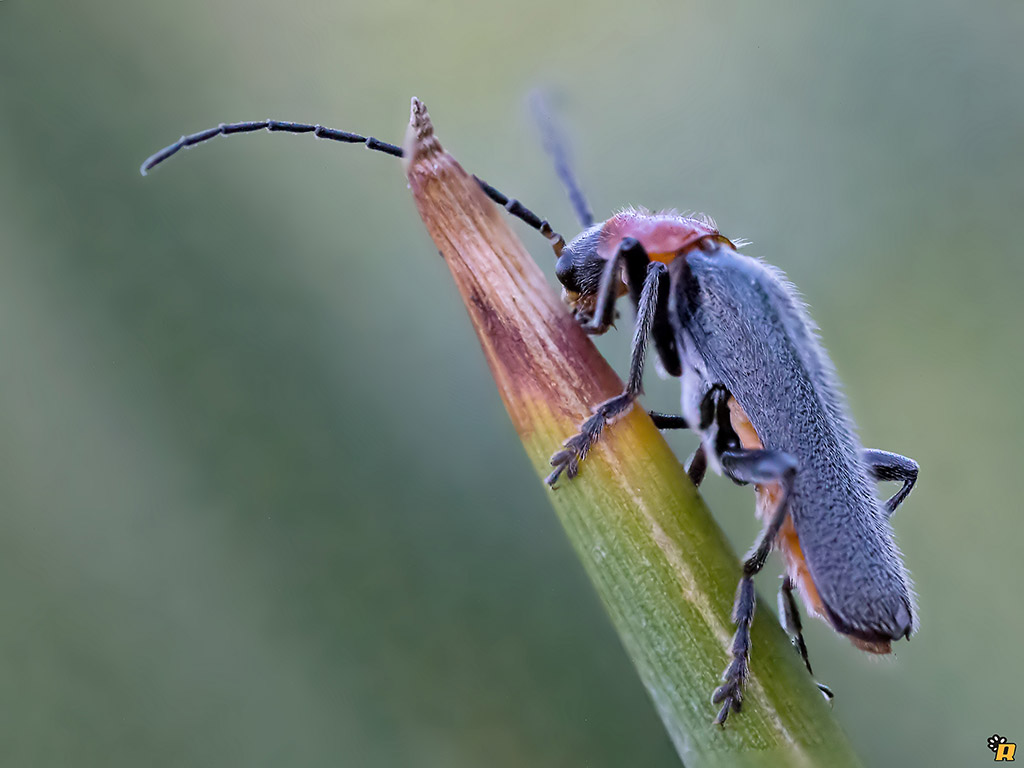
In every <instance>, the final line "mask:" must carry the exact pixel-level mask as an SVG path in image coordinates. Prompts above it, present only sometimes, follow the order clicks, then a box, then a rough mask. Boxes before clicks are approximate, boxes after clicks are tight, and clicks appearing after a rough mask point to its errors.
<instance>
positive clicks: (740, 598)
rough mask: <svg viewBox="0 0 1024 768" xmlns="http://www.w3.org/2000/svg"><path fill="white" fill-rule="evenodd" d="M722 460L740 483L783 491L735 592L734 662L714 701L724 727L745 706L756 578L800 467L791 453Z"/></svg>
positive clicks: (731, 454) (743, 453) (732, 455)
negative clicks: (776, 486) (772, 486)
mask: <svg viewBox="0 0 1024 768" xmlns="http://www.w3.org/2000/svg"><path fill="white" fill-rule="evenodd" d="M721 460H722V469H723V470H724V471H725V474H726V475H728V476H729V477H730V478H732V479H733V480H735V481H736V482H738V483H758V484H764V483H778V484H779V486H780V487H781V495H780V498H779V503H778V506H776V508H775V510H774V511H773V512H772V516H771V519H770V520H769V521H768V525H766V526H765V528H764V530H763V531H761V536H760V537H759V538H758V540H757V542H756V543H755V544H754V546H753V547H752V548H751V550H750V551H749V552H748V553H747V555H746V558H745V559H744V562H743V578H741V579H740V583H739V587H738V588H737V590H736V601H735V603H734V604H733V609H732V619H733V622H734V623H735V624H736V634H734V635H733V638H732V649H731V653H732V661H731V662H730V663H729V666H728V667H726V668H725V672H723V673H722V680H724V681H725V682H724V683H723V684H722V685H720V686H719V687H718V688H717V689H716V690H715V692H714V694H713V695H712V697H711V701H712V702H713V703H715V704H722V708H721V709H720V710H719V712H718V715H717V716H716V717H715V722H716V723H718V724H719V725H725V720H726V718H728V717H729V712H730V711H734V712H739V711H740V707H741V705H742V703H743V686H744V684H745V683H746V681H747V677H748V676H749V675H750V625H751V624H752V623H753V622H754V607H755V604H756V597H755V594H754V576H755V575H757V573H758V572H759V571H760V570H761V569H762V568H763V567H764V563H765V560H767V559H768V553H769V552H771V550H772V546H773V545H774V543H775V538H776V537H777V536H778V535H779V529H780V528H781V527H782V523H783V521H784V520H785V519H786V514H787V512H788V506H789V496H790V493H792V490H793V478H795V477H796V470H797V464H796V459H794V458H793V457H792V456H790V455H789V454H788V453H782V452H780V451H764V450H757V451H751V450H739V451H726V452H725V453H723V454H722V456H721Z"/></svg>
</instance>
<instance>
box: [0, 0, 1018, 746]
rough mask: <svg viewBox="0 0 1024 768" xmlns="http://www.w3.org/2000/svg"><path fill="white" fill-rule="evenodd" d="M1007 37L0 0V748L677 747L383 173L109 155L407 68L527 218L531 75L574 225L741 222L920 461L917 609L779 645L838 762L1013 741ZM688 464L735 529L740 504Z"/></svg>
mask: <svg viewBox="0 0 1024 768" xmlns="http://www.w3.org/2000/svg"><path fill="white" fill-rule="evenodd" d="M1022 37H1024V6H1022V5H1021V4H1020V3H1017V2H1001V1H999V0H981V2H977V3H959V2H950V1H949V0H940V2H935V3H924V2H917V3H897V4H893V3H887V2H882V1H881V0H869V2H866V3H859V4H845V5H829V6H828V7H825V6H824V5H819V4H813V3H806V4H802V5H799V4H785V6H784V7H782V6H776V5H775V4H761V3H756V2H740V1H738V0H728V1H727V2H718V3H700V4H695V3H692V2H684V3H668V2H666V3H662V4H658V3H651V2H639V3H632V4H622V3H611V2H605V1H604V0H600V1H599V2H595V3H591V4H588V5H586V6H581V5H580V4H577V3H568V2H536V1H535V0H524V2H519V3H513V4H508V3H504V4H498V3H481V2H469V1H468V0H465V1H460V2H454V1H448V2H434V3H423V4H414V3H408V2H398V0H379V1H378V2H375V3H372V4H358V5H357V4H354V3H336V2H327V1H326V0H300V2H297V3H271V2H265V1H264V0H255V1H253V0H250V1H249V2H241V1H240V0H204V1H203V2H200V1H199V0H180V2H175V3H139V2H127V0H101V1H100V2H93V3H81V2H77V3H74V2H69V1H68V0H3V1H2V2H0V521H2V536H0V610H2V612H3V616H2V620H0V724H2V725H0V764H2V765H4V766H64V765H76V766H92V765H96V766H101V765H102V766H136V765H149V766H172V765H173V766H181V765H190V766H224V765H244V766H271V765H274V766H276V765H301V766H319V765H323V766H326V765H352V766H404V765H416V766H479V765H488V766H523V765H529V766H568V765H573V766H575V765H580V766H582V765H589V766H622V765H643V766H648V765H650V766H654V765H664V766H671V765H674V764H676V758H675V756H674V753H673V752H672V749H671V746H670V745H669V743H668V740H667V739H666V737H665V736H664V734H663V732H662V730H661V726H660V723H659V722H658V720H657V718H656V716H655V714H654V711H653V709H652V707H651V706H650V704H649V703H648V701H647V699H646V694H645V693H644V691H643V689H642V687H641V685H640V683H639V682H638V680H637V679H636V676H635V674H634V672H633V670H632V668H631V666H630V663H629V661H628V659H627V658H626V656H625V654H624V653H623V651H622V649H621V648H620V646H619V644H618V641H617V638H616V636H615V634H614V633H613V631H612V630H611V628H610V625H609V622H608V621H607V619H606V618H605V616H604V614H603V612H602V608H601V606H600V605H599V603H598V601H597V599H596V598H595V596H594V594H593V593H592V590H591V588H590V585H589V583H588V582H587V581H586V579H585V577H584V576H583V574H582V569H581V568H580V566H579V563H578V562H577V561H576V559H575V557H574V555H573V553H572V552H571V550H570V548H569V546H568V545H567V542H566V540H565V538H564V536H563V533H562V531H561V529H560V527H559V525H558V522H557V520H556V518H555V516H554V515H553V514H552V510H551V509H550V507H549V506H548V503H547V501H546V499H545V494H546V491H545V489H544V488H543V487H542V485H541V483H540V482H539V481H538V479H537V477H536V476H535V475H534V473H533V471H532V469H531V468H530V466H528V464H527V461H526V459H525V456H524V454H523V451H522V448H521V447H520V445H519V443H518V441H517V439H516V437H515V435H514V433H513V431H512V429H511V428H510V425H509V423H508V421H507V417H506V416H505V413H504V411H503V409H502V406H501V403H500V401H499V399H498V397H497V395H496V392H495V389H494V387H493V384H492V382H491V380H490V377H489V374H488V372H487V370H486V367H485V365H484V362H483V358H482V355H481V353H480V350H479V348H478V345H477V342H476V340H475V337H474V335H473V332H472V330H471V328H470V326H469V323H468V322H467V319H466V317H465V314H464V310H463V309H462V307H461V305H460V303H459V301H458V297H457V295H456V292H455V290H454V288H453V286H452V285H451V283H450V278H449V276H448V273H447V270H446V269H445V267H444V265H443V263H442V262H441V261H440V259H438V257H437V255H436V250H435V248H434V246H433V245H432V243H431V242H430V241H429V240H428V238H427V236H426V234H425V233H424V232H423V231H422V229H421V227H420V225H419V221H418V219H417V216H416V213H415V209H414V206H413V204H412V201H411V199H410V198H409V195H408V192H407V190H406V188H405V183H404V179H403V176H402V170H401V167H400V164H399V163H397V162H395V161H393V160H390V159H388V158H385V157H382V156H380V155H374V154H372V153H369V152H366V151H363V150H360V149H358V148H345V147H339V146H337V145H333V144H325V143H321V142H315V141H312V140H310V139H308V138H304V139H299V138H294V137H284V136H274V137H271V136H267V135H262V134H261V135H256V136H249V137H239V138H235V139H232V140H230V141H227V140H223V139H222V140H220V141H218V142H217V143H215V144H213V145H208V146H206V147H203V148H201V149H196V150H193V151H191V152H188V153H186V154H182V155H180V156H179V157H177V158H175V159H174V160H173V161H172V162H170V163H168V164H167V165H166V166H165V167H162V168H161V169H159V170H158V171H157V172H155V173H154V174H153V175H151V176H150V177H149V178H146V179H142V178H141V177H140V176H139V175H138V172H137V167H138V164H139V163H140V162H141V161H142V159H143V158H145V157H146V156H147V155H148V154H150V153H151V152H153V151H155V150H156V149H158V148H160V147H161V146H163V145H165V144H167V143H169V142H171V141H173V140H174V139H175V138H176V137H177V136H179V135H180V134H181V133H182V132H191V131H195V130H199V129H202V128H206V127H208V126H211V125H215V124H217V123H218V122H220V121H222V120H239V119H259V118H263V117H276V118H287V119H296V120H308V121H313V122H323V123H325V124H328V125H333V126H336V127H339V128H345V129H350V130H356V131H360V132H367V133H372V134H373V135H375V136H378V137H379V138H381V139H384V140H392V141H396V140H399V139H400V138H401V136H402V134H403V130H404V126H405V124H406V120H407V117H408V103H409V97H410V96H412V95H416V96H419V97H421V98H422V99H424V100H425V101H426V103H427V104H428V106H429V107H430V109H431V114H432V116H433V118H434V121H435V124H436V126H437V128H438V131H439V133H440V135H441V138H442V140H443V141H444V143H445V145H446V146H447V147H448V148H449V149H451V150H452V151H453V152H454V153H456V155H457V156H458V157H459V158H460V159H461V160H462V162H463V163H464V165H466V166H467V167H468V168H469V169H471V170H472V171H474V172H476V173H479V174H480V175H482V176H484V177H485V178H487V179H488V180H490V181H492V182H493V183H494V184H496V185H497V186H499V187H500V188H501V189H502V190H504V191H507V192H508V193H510V194H514V195H516V196H518V197H520V198H521V199H523V200H524V201H525V202H526V203H527V204H528V205H531V206H533V207H534V208H536V209H537V210H538V211H540V212H541V213H543V214H544V215H545V216H547V217H548V218H550V219H551V220H552V222H554V223H555V224H556V226H560V227H561V228H562V229H563V230H567V234H571V231H572V230H573V226H574V224H573V220H572V213H571V210H570V208H569V206H568V204H567V202H566V201H565V199H564V196H563V193H562V191H561V189H560V188H559V186H558V184H557V182H556V181H555V179H554V176H553V173H552V171H551V169H550V168H549V167H548V161H547V159H546V158H545V157H544V155H543V152H542V151H541V149H540V145H539V141H538V139H537V137H536V135H535V133H534V131H533V130H532V127H531V124H530V120H529V117H528V112H527V109H526V107H525V98H526V96H527V94H528V93H529V92H530V90H531V89H532V88H534V87H536V86H538V85H546V86H549V87H551V88H552V89H553V91H554V93H555V94H556V96H557V98H556V102H557V103H558V105H559V109H560V111H561V113H562V117H563V121H564V122H565V123H566V125H567V126H568V128H569V130H570V133H571V134H572V135H573V137H574V153H575V156H576V161H577V166H578V169H579V174H580V176H581V179H582V181H583V183H584V185H585V187H586V189H587V190H588V191H589V194H590V196H591V200H592V203H593V205H594V207H595V210H596V211H597V212H598V214H599V215H600V216H605V215H608V214H609V213H610V212H611V211H613V210H614V209H615V208H616V207H618V206H622V205H626V204H642V205H647V206H650V207H667V206H675V207H679V208H684V209H697V210H702V211H707V212H708V213H710V214H712V215H714V216H715V217H716V218H717V219H718V222H719V224H720V226H721V227H722V229H723V231H724V232H726V233H727V234H729V235H730V236H742V237H747V238H750V239H751V240H752V241H753V243H754V244H753V246H752V247H751V248H750V249H749V251H748V252H749V253H753V254H757V255H760V256H763V257H765V258H767V259H768V260H770V261H771V262H773V263H775V264H777V265H778V266H779V267H781V268H783V269H784V270H785V271H786V272H787V273H788V274H789V276H790V277H791V278H792V279H793V280H794V281H795V282H796V283H797V284H798V285H799V286H800V287H801V289H802V290H803V292H804V294H805V296H806V298H807V299H808V301H809V302H810V304H811V306H812V308H813V313H814V316H815V318H816V320H817V321H818V322H819V324H820V325H821V327H822V332H823V336H824V339H825V341H826V343H827V345H828V347H829V349H830V350H831V352H832V354H833V356H834V358H835V361H836V364H837V366H838V368H839V371H840V374H841V376H842V378H843V379H844V382H845V385H846V391H847V392H848V395H849V398H850V401H851V407H852V409H853V412H854V414H855V416H856V418H857V420H858V422H859V425H860V428H861V433H862V437H863V439H864V442H865V444H867V445H869V446H873V447H879V448H885V449H890V450H895V451H899V452H902V453H906V454H908V455H910V456H913V457H915V458H916V459H917V460H918V461H919V462H920V463H921V466H922V475H921V482H920V485H919V487H918V490H916V491H915V493H914V494H913V496H912V497H911V499H910V501H909V503H907V504H906V505H905V506H904V507H903V508H901V509H900V510H899V512H898V514H897V517H896V519H895V526H896V529H897V532H898V536H899V541H900V543H901V546H902V547H903V550H904V552H905V554H906V559H907V562H908V565H909V567H910V569H911V571H912V573H913V575H914V578H915V581H916V585H917V590H918V592H919V596H920V605H921V610H920V614H921V631H920V634H919V635H918V636H916V637H915V638H914V639H913V641H912V642H911V643H910V644H906V643H902V644H900V645H899V646H898V647H897V651H896V654H895V659H884V660H879V659H874V658H870V657H868V656H867V655H865V654H862V653H860V652H858V651H857V650H855V649H854V648H852V647H851V646H850V644H849V643H848V642H847V641H846V640H844V639H842V638H839V637H836V636H834V635H833V634H832V633H831V632H830V631H829V629H828V628H827V627H826V626H825V625H824V624H822V623H820V622H812V623H811V625H810V627H809V629H808V633H807V634H808V637H807V640H808V645H809V646H810V650H811V655H812V660H813V661H814V664H815V669H816V671H817V672H818V673H819V676H820V678H821V679H822V680H824V681H827V682H828V683H829V684H830V685H832V687H833V688H834V689H835V690H836V691H837V694H838V698H837V700H836V704H835V713H836V716H837V717H838V718H839V719H840V721H841V722H842V723H843V726H844V728H845V729H846V730H847V731H848V733H849V734H850V736H851V738H852V740H853V742H854V743H855V745H856V747H857V749H858V751H859V752H860V754H861V755H862V757H863V758H864V759H865V762H866V763H867V764H869V765H893V766H896V765H917V764H925V763H927V764H929V765H942V766H945V765H949V766H954V765H956V766H963V765H974V764H982V763H984V762H988V761H990V760H991V759H992V758H991V753H990V752H989V751H988V750H987V749H986V747H985V739H986V738H987V737H988V736H990V735H991V734H992V733H994V732H995V733H999V734H1001V735H1004V736H1007V737H1008V738H1009V739H1010V740H1011V741H1014V740H1016V741H1018V742H1024V717H1022V715H1024V706H1022V702H1021V696H1022V691H1021V683H1022V674H1021V666H1022V662H1021V656H1020V653H1019V649H1020V645H1021V634H1022V631H1024V617H1022V609H1021V587H1022V576H1024V567H1022V565H1021V554H1020V552H1021V544H1020V539H1021V536H1022V532H1024V531H1022V527H1024V526H1022V522H1021V504H1020V498H1019V488H1020V478H1021V476H1022V470H1021V467H1020V461H1021V456H1022V451H1021V447H1020V440H1021V438H1020V436H1021V434H1022V433H1024V406H1022V404H1021V401H1020V399H1019V397H1018V393H1019V391H1020V386H1021V380H1022V377H1024V364H1022V346H1024V345H1022V343H1021V339H1020V331H1021V328H1022V323H1024V310H1022V307H1021V302H1020V294H1021V291H1022V289H1024V259H1022V258H1021V254H1020V249H1021V243H1022V242H1024V216H1022V207H1021V204H1022V199H1024V197H1022V193H1024V98H1022V94H1021V84H1022V83H1024V56H1022V55H1021V47H1020V45H1021V43H1020V41H1021V39H1022ZM517 226H518V225H517ZM519 231H521V232H522V234H523V237H524V240H525V242H526V243H527V244H528V245H529V246H530V248H531V249H532V250H533V252H534V253H535V254H536V255H537V257H538V259H540V260H541V261H542V262H543V263H545V264H547V263H549V262H550V253H549V251H548V250H547V248H546V245H545V243H544V242H543V241H542V240H541V239H540V238H538V237H536V236H535V235H533V234H532V233H531V232H529V230H527V229H525V228H523V227H520V229H519ZM627 336H628V334H625V333H619V334H617V335H612V336H609V337H606V338H603V339H602V340H601V345H602V349H603V350H604V351H606V352H607V354H608V355H609V356H610V358H611V359H612V360H613V362H614V364H615V365H616V366H617V367H618V368H619V369H620V370H622V369H623V368H624V366H625V364H626V359H627V357H626V353H627V348H626V343H627ZM646 402H647V404H648V405H649V406H650V407H657V408H662V409H665V410H671V409H674V408H675V407H676V406H677V402H678V385H677V384H675V383H674V382H671V381H668V382H662V381H659V380H657V379H656V377H654V376H651V377H650V381H649V384H648V396H647V398H646ZM672 440H673V445H674V447H676V448H677V450H678V452H679V454H680V456H685V455H686V454H687V453H688V452H689V450H690V449H691V448H692V440H691V439H690V438H688V437H686V436H673V437H672ZM553 447H554V446H553ZM705 489H706V490H705V494H706V497H707V499H708V502H709V504H710V506H711V508H712V509H713V510H714V512H715V514H716V516H717V517H718V519H719V520H720V521H721V524H722V525H723V527H724V528H725V529H726V531H727V532H728V534H729V535H730V537H731V538H732V540H733V542H734V544H735V547H736V548H737V550H743V549H745V548H746V547H747V545H748V544H749V542H750V541H751V540H752V539H753V537H754V535H755V534H756V532H757V523H756V521H755V520H754V517H753V514H752V512H753V500H752V496H751V494H750V492H749V490H744V489H740V488H734V487H733V486H732V485H731V483H728V482H727V481H724V480H722V479H720V478H716V477H712V478H709V480H708V482H707V483H706V485H705ZM777 573H778V566H777V564H776V565H775V566H773V571H772V573H771V574H770V575H767V576H766V577H764V578H762V580H761V582H760V589H761V591H762V594H764V595H765V596H766V597H768V598H771V596H772V594H773V593H774V589H775V583H774V581H773V580H774V577H775V575H777ZM762 618H765V617H763V616H762ZM754 663H755V665H756V663H757V658H756V650H755V657H754ZM712 714H713V712H712V710H711V709H710V705H709V709H708V719H709V720H710V719H711V717H712ZM735 727H742V722H741V720H737V722H736V724H735Z"/></svg>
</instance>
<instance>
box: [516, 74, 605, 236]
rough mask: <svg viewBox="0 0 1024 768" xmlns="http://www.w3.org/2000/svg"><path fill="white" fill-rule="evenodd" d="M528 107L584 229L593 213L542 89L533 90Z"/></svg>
mask: <svg viewBox="0 0 1024 768" xmlns="http://www.w3.org/2000/svg"><path fill="white" fill-rule="evenodd" d="M530 108H531V111H532V112H533V119H534V121H536V123H537V127H538V128H539V129H540V134H541V138H542V140H543V142H544V150H545V151H546V152H547V153H548V155H549V156H550V157H551V159H552V161H554V163H555V173H557V174H558V178H559V180H560V181H561V182H562V184H563V186H564V187H565V191H566V192H568V193H569V201H570V202H571V203H572V208H573V210H574V211H575V212H576V218H577V219H579V221H580V224H582V225H583V228H584V229H587V228H589V227H591V226H592V225H593V224H594V214H593V212H592V211H591V210H590V204H589V203H587V198H586V197H585V196H584V195H583V190H582V189H580V185H579V183H578V182H577V181H576V175H575V174H574V173H573V171H572V163H571V162H570V161H569V150H568V142H567V141H566V139H565V134H564V133H563V132H562V129H561V126H560V125H559V124H558V121H557V120H555V118H554V117H552V115H551V111H550V110H549V109H548V105H547V99H546V98H545V95H544V93H543V92H542V91H534V92H533V94H532V95H531V96H530Z"/></svg>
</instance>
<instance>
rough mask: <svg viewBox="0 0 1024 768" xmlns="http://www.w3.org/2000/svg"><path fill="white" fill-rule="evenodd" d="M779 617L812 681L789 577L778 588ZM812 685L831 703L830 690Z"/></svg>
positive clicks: (831, 694) (809, 661)
mask: <svg viewBox="0 0 1024 768" xmlns="http://www.w3.org/2000/svg"><path fill="white" fill-rule="evenodd" d="M779 616H781V617H782V627H783V629H785V630H786V634H787V635H789V637H790V639H791V640H792V641H793V645H794V646H796V649H797V651H799V652H800V658H801V659H803V660H804V666H805V667H807V672H808V674H809V675H810V676H811V679H812V680H814V670H813V669H811V660H810V659H809V658H807V644H806V643H805V642H804V632H803V630H804V628H803V624H802V623H801V622H800V610H799V609H798V608H797V606H796V598H795V597H793V581H792V580H791V579H790V578H789V576H784V577H783V579H782V586H781V587H779ZM814 684H815V685H816V686H818V690H819V691H821V694H822V696H824V697H825V698H826V699H828V700H829V701H832V699H833V697H834V696H835V694H834V693H832V689H831V688H829V687H828V686H827V685H823V684H821V683H819V682H818V681H817V680H814Z"/></svg>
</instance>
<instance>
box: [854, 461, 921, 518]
mask: <svg viewBox="0 0 1024 768" xmlns="http://www.w3.org/2000/svg"><path fill="white" fill-rule="evenodd" d="M861 458H863V459H864V463H865V464H867V466H868V471H869V472H870V473H871V477H872V478H873V479H875V480H896V481H899V482H902V483H903V487H902V488H900V489H899V490H898V491H896V493H894V494H893V496H892V498H890V499H888V500H887V501H886V502H885V510H886V512H888V513H889V514H890V515H892V513H893V512H895V511H896V507H898V506H899V505H900V504H902V503H903V500H904V499H906V498H907V496H909V495H910V491H911V490H912V489H913V488H914V483H916V482H917V472H918V466H917V462H916V461H914V460H913V459H908V458H907V457H906V456H900V455H899V454H898V453H890V452H889V451H878V450H875V449H864V451H862V452H861Z"/></svg>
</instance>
